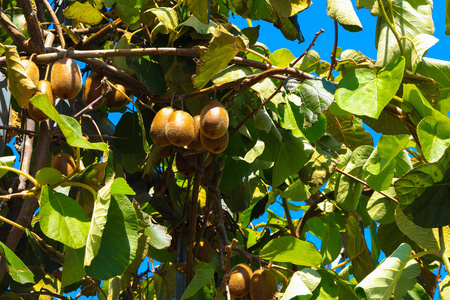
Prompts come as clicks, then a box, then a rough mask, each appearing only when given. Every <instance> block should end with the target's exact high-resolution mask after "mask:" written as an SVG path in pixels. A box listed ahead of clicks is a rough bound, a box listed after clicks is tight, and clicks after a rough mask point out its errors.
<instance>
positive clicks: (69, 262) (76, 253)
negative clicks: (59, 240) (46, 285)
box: [61, 247, 86, 288]
mask: <svg viewBox="0 0 450 300" xmlns="http://www.w3.org/2000/svg"><path fill="white" fill-rule="evenodd" d="M84 252H85V249H84V248H80V249H72V248H70V247H66V251H64V265H63V272H62V278H61V286H62V287H63V288H64V287H66V286H69V285H71V284H73V283H76V282H79V281H81V280H82V279H83V277H84V276H85V275H86V272H85V271H84Z"/></svg>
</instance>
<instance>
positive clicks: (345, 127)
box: [325, 111, 373, 150]
mask: <svg viewBox="0 0 450 300" xmlns="http://www.w3.org/2000/svg"><path fill="white" fill-rule="evenodd" d="M325 114H326V116H327V132H328V133H329V134H331V135H332V136H333V137H334V138H335V139H336V140H337V141H338V142H341V143H344V144H345V145H346V146H347V147H348V148H350V149H351V150H355V149H356V148H358V147H359V146H362V145H369V146H372V145H373V140H372V136H371V135H370V133H369V132H367V131H366V130H365V129H364V127H363V126H362V122H361V119H359V118H357V117H355V116H354V115H345V116H333V115H332V114H331V113H330V112H329V111H326V112H325Z"/></svg>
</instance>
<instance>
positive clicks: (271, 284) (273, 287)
mask: <svg viewBox="0 0 450 300" xmlns="http://www.w3.org/2000/svg"><path fill="white" fill-rule="evenodd" d="M277 292H278V282H277V278H276V276H275V275H274V274H273V273H272V272H271V271H270V270H269V269H259V270H256V271H255V272H253V275H252V279H251V281H250V297H251V298H252V299H258V300H272V299H275V296H276V294H277Z"/></svg>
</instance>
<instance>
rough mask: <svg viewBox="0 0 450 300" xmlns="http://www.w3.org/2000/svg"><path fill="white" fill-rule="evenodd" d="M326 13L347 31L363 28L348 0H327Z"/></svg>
mask: <svg viewBox="0 0 450 300" xmlns="http://www.w3.org/2000/svg"><path fill="white" fill-rule="evenodd" d="M327 14H328V16H329V17H330V18H332V19H335V20H336V21H338V23H339V24H341V25H342V27H344V28H345V29H346V30H348V31H351V32H356V31H361V30H362V29H363V28H362V25H361V22H360V21H359V18H358V16H357V15H356V12H355V9H354V8H353V5H352V2H351V1H350V0H327Z"/></svg>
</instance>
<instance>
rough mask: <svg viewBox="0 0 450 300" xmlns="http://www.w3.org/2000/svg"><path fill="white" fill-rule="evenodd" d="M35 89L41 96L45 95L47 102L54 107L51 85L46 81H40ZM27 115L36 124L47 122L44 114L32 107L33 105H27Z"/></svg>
mask: <svg viewBox="0 0 450 300" xmlns="http://www.w3.org/2000/svg"><path fill="white" fill-rule="evenodd" d="M37 88H38V89H39V92H41V93H42V94H44V93H45V94H47V96H48V100H49V101H50V103H51V104H52V105H55V95H53V91H52V85H51V83H50V81H48V80H40V81H39V82H38V84H37ZM28 114H29V115H30V117H32V118H33V120H35V121H36V122H42V121H46V120H48V117H47V115H46V114H44V113H43V112H42V111H41V110H40V109H39V108H37V107H36V106H34V105H33V104H31V102H30V103H28Z"/></svg>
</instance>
